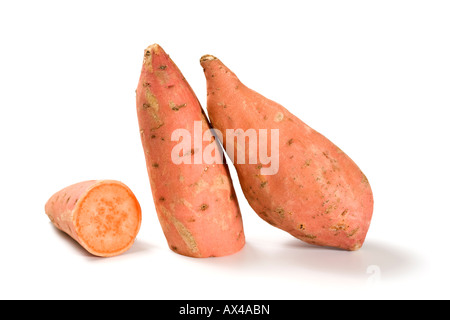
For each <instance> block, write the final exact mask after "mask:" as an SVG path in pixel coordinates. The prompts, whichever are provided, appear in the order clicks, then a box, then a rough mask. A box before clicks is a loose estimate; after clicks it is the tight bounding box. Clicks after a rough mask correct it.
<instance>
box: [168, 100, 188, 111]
mask: <svg viewBox="0 0 450 320" xmlns="http://www.w3.org/2000/svg"><path fill="white" fill-rule="evenodd" d="M186 106H187V103H183V104H179V105H176V104H175V103H174V102H173V101H170V102H169V107H170V109H172V110H173V111H178V110H180V109H181V108H184V107H186Z"/></svg>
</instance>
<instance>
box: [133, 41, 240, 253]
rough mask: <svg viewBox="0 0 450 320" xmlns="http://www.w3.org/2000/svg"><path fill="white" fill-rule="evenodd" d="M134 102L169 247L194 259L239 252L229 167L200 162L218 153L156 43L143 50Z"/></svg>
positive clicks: (206, 125) (197, 106)
mask: <svg viewBox="0 0 450 320" xmlns="http://www.w3.org/2000/svg"><path fill="white" fill-rule="evenodd" d="M136 105H137V114H138V120H139V127H140V134H141V139H142V146H143V149H144V153H145V159H146V164H147V170H148V174H149V178H150V184H151V190H152V194H153V200H154V203H155V207H156V212H157V214H158V218H159V221H160V223H161V227H162V229H163V232H164V235H165V237H166V239H167V242H168V245H169V247H170V249H172V250H173V251H174V252H176V253H179V254H182V255H186V256H190V257H198V258H200V257H212V256H215V257H217V256H224V255H230V254H233V253H235V252H237V251H239V250H240V249H241V248H242V247H243V246H244V244H245V236H244V231H243V224H242V218H241V213H240V210H239V205H238V202H237V198H236V195H235V192H234V188H233V184H232V181H231V178H230V174H229V171H228V167H227V166H226V164H221V163H220V162H218V163H215V162H214V161H211V162H210V163H209V164H208V163H205V161H203V160H204V159H203V152H205V150H211V151H212V150H214V151H215V152H216V153H219V152H220V151H221V149H220V147H219V144H218V142H217V141H216V140H215V139H214V138H213V137H212V136H210V139H202V137H203V136H204V135H205V134H206V135H207V134H208V133H209V131H210V125H209V122H208V120H207V119H206V117H205V115H204V113H203V110H202V108H201V106H200V103H199V101H198V99H197V97H196V95H195V94H194V91H193V90H192V89H191V87H190V86H189V84H188V82H187V81H186V79H185V78H184V76H183V75H182V73H181V72H180V70H179V69H178V67H177V66H176V65H175V63H174V62H173V61H172V59H170V58H169V56H168V55H167V54H166V52H164V50H163V49H162V48H161V47H160V46H159V45H157V44H154V45H151V46H149V47H148V48H147V49H146V50H145V54H144V61H143V64H142V71H141V76H140V79H139V84H138V87H137V90H136ZM182 134H184V136H183V135H182ZM195 136H197V138H200V142H199V140H198V139H197V140H195V139H194V138H195ZM180 140H182V141H181V142H180ZM186 146H188V147H186Z"/></svg>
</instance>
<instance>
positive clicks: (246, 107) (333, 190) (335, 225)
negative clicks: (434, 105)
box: [200, 55, 373, 250]
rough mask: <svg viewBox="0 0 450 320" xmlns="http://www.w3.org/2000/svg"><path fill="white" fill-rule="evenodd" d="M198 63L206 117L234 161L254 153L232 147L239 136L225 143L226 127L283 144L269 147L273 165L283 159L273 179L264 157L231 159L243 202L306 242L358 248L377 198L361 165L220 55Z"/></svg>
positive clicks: (237, 145) (204, 57)
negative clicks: (251, 84) (248, 84)
mask: <svg viewBox="0 0 450 320" xmlns="http://www.w3.org/2000/svg"><path fill="white" fill-rule="evenodd" d="M200 63H201V65H202V66H203V68H204V73H205V77H206V82H207V94H208V96H207V110H208V115H209V118H210V121H211V124H212V125H213V127H214V128H217V129H219V130H220V131H221V132H222V133H223V135H224V136H223V139H222V140H223V141H222V143H223V145H224V146H225V147H226V151H227V153H228V154H229V155H230V158H233V156H234V155H236V154H237V153H238V152H245V156H246V158H245V159H247V157H248V158H250V156H254V155H255V151H254V150H253V151H252V150H249V143H247V144H246V145H244V146H243V145H242V143H241V144H240V145H239V143H234V137H232V139H233V141H226V140H227V137H228V135H225V134H224V133H225V132H226V130H227V129H228V130H229V129H233V130H236V129H242V130H243V132H247V130H253V129H255V131H254V132H256V134H257V136H258V138H262V136H261V130H259V129H267V130H268V131H270V132H277V133H278V135H274V136H273V137H272V135H270V133H268V132H267V133H266V134H267V136H268V137H269V136H270V137H272V138H268V139H269V140H268V141H271V140H270V139H273V140H274V139H278V141H272V142H278V146H279V148H278V149H272V150H270V148H269V151H271V152H269V153H271V156H272V157H273V159H274V160H275V159H276V157H275V156H278V157H279V158H278V159H277V161H278V162H279V164H278V167H277V168H274V170H273V171H272V174H271V173H270V171H267V170H266V169H267V161H266V160H267V159H261V157H258V159H257V161H255V163H253V164H252V163H250V161H248V162H245V163H237V162H236V161H234V165H235V167H236V170H237V172H238V176H239V181H240V183H241V186H242V189H243V192H244V194H245V197H246V199H247V200H248V202H249V204H250V205H251V207H252V208H253V209H254V210H255V211H256V213H257V214H258V215H259V216H260V217H261V218H262V219H264V220H265V221H267V222H268V223H270V224H271V225H273V226H275V227H278V228H280V229H282V230H284V231H287V232H289V233H290V234H292V235H293V236H294V237H296V238H299V239H301V240H304V241H306V242H308V243H311V244H315V245H320V246H330V247H337V248H342V249H345V250H357V249H359V248H360V247H361V246H362V244H363V242H364V240H365V237H366V233H367V231H368V228H369V224H370V221H371V217H372V211H373V195H372V191H371V187H370V185H369V181H368V180H367V178H366V176H365V175H364V174H363V173H362V172H361V170H360V169H359V168H358V166H357V165H356V164H355V163H354V162H353V161H352V160H351V159H350V158H349V157H348V156H347V155H346V154H345V153H344V152H343V151H342V150H341V149H339V148H338V147H337V146H336V145H334V144H333V143H332V142H331V141H330V140H328V139H327V138H326V137H324V136H323V135H321V134H320V133H318V132H317V131H315V130H313V129H312V128H310V127H309V126H308V125H306V124H305V123H304V122H302V121H301V120H300V119H298V118H297V117H296V116H294V115H293V114H292V113H290V112H289V111H288V110H287V109H286V108H284V107H283V106H281V105H280V104H278V103H276V102H274V101H271V100H269V99H267V98H265V97H264V96H262V95H260V94H259V93H257V92H255V91H253V90H251V89H249V88H248V87H246V86H245V85H243V84H242V83H241V82H240V80H239V79H238V78H237V76H236V75H235V74H234V73H233V72H232V71H231V70H230V69H229V68H227V67H226V66H225V65H224V64H223V63H222V62H221V61H220V60H219V59H217V58H216V57H214V56H211V55H205V56H203V57H202V58H201V59H200ZM230 140H231V139H230ZM272 142H270V143H271V144H272ZM229 146H231V147H229ZM258 154H259V152H258ZM262 160H264V161H262ZM241 162H242V161H241ZM263 170H266V171H265V173H264V174H262V172H263Z"/></svg>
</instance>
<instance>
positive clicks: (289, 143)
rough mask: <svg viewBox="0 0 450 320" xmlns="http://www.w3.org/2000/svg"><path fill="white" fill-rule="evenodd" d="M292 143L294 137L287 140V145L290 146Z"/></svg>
mask: <svg viewBox="0 0 450 320" xmlns="http://www.w3.org/2000/svg"><path fill="white" fill-rule="evenodd" d="M293 143H294V139H292V138H291V139H289V140H288V142H287V145H288V146H290V145H291V144H293Z"/></svg>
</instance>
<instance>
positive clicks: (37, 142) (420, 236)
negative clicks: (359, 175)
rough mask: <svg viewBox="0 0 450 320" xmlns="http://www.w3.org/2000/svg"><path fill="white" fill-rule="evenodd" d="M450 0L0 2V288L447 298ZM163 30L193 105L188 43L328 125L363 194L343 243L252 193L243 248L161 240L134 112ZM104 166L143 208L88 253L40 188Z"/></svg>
mask: <svg viewBox="0 0 450 320" xmlns="http://www.w3.org/2000/svg"><path fill="white" fill-rule="evenodd" d="M449 17H450V3H449V2H448V1H411V0H410V1H393V0H389V1H281V0H278V1H276V2H274V1H270V2H268V1H261V0H260V1H243V0H241V1H230V0H228V1H220V2H219V1H161V0H160V1H126V2H118V1H74V2H69V1H2V2H0V35H1V37H0V146H1V149H0V153H1V157H0V188H1V189H0V197H1V199H0V200H1V202H0V203H1V208H0V215H1V216H0V217H1V219H0V249H1V250H0V298H2V299H335V298H339V299H369V298H370V299H371V298H373V299H404V298H406V299H415V298H423V299H428V298H429V299H432V298H445V299H448V298H450V294H449V290H448V286H449V285H450V276H449V272H450V271H449V269H450V259H449V250H448V243H449V237H448V235H449V233H450V232H449V226H450V205H449V194H450V187H449V184H450V173H449V165H450V157H449V156H450V152H449V140H448V139H449V137H450V130H449V121H450V117H449V113H448V110H449V108H450V18H449ZM152 43H159V44H160V45H161V46H162V47H163V48H164V49H165V50H166V52H167V53H169V54H170V56H171V58H172V59H173V60H174V61H175V63H176V64H177V65H178V67H179V68H180V69H181V71H182V72H183V74H184V76H185V77H186V78H187V80H188V81H189V83H190V84H191V86H192V87H193V89H194V90H195V91H196V93H197V95H198V98H199V100H200V102H201V103H202V105H203V107H205V109H206V85H205V79H204V76H203V72H202V68H201V67H200V64H199V58H200V57H201V56H202V55H203V54H213V55H215V56H217V57H219V58H220V59H221V60H222V61H223V62H224V63H225V64H226V65H227V66H228V67H230V68H231V69H232V70H233V71H234V72H235V73H236V74H237V75H238V77H239V78H240V79H241V80H242V82H243V83H245V84H246V85H247V86H249V87H250V88H252V89H254V90H256V91H259V92H260V93H262V94H263V95H265V96H266V97H268V98H270V99H272V100H275V101H277V102H279V103H281V104H282V105H284V106H285V107H287V108H288V109H289V110H290V111H291V112H293V113H294V114H295V115H297V116H298V117H299V118H301V119H302V120H303V121H305V122H306V123H307V124H309V125H310V126H311V127H313V128H315V129H316V130H318V131H319V132H321V133H323V134H324V135H325V136H327V137H328V138H330V139H331V140H332V141H333V142H335V143H336V144H337V145H338V146H339V147H340V148H341V149H343V150H344V151H345V152H346V153H347V154H348V155H350V157H352V158H353V159H354V160H355V161H356V163H357V164H358V165H359V166H360V167H361V169H362V170H363V171H364V173H365V174H366V176H367V177H368V179H369V181H370V183H371V185H372V189H373V192H374V197H375V210H374V215H373V220H372V225H371V228H370V230H369V233H368V235H367V238H366V242H365V244H364V246H363V247H362V248H361V249H360V250H359V251H357V252H345V251H339V250H332V249H324V248H319V247H313V246H310V245H307V244H304V243H302V242H301V241H300V240H297V239H295V238H293V237H291V236H290V235H289V234H287V233H285V232H283V231H281V230H278V229H275V228H273V227H272V226H270V225H269V224H267V223H265V222H264V221H262V220H261V219H260V218H259V217H257V215H256V213H254V212H253V211H252V210H251V208H250V207H249V206H248V204H247V202H246V200H245V198H244V196H243V194H242V190H241V188H240V185H239V182H238V180H237V176H236V173H235V171H234V168H233V167H231V173H232V177H233V179H234V184H235V188H236V191H237V193H238V198H239V201H240V206H241V211H242V215H243V219H244V228H245V233H246V238H247V244H246V246H245V248H244V249H243V250H242V251H240V252H239V253H237V254H235V255H232V256H229V257H223V258H209V259H193V258H188V257H184V256H180V255H177V254H175V253H173V252H172V251H170V250H169V249H168V246H167V244H166V241H165V238H164V236H163V233H162V231H161V228H160V226H159V222H158V220H157V217H156V213H155V209H154V205H153V201H152V198H151V192H150V185H149V182H148V177H147V173H146V168H145V162H144V156H143V151H142V146H141V141H140V137H139V129H138V125H137V117H136V113H135V89H136V86H137V82H138V78H139V74H140V69H141V63H142V57H143V53H144V49H145V48H146V47H147V46H148V45H150V44H152ZM89 179H116V180H121V181H123V182H124V183H126V184H127V185H128V186H129V187H130V188H131V189H132V190H133V191H134V192H135V194H136V196H137V198H138V199H139V201H140V203H141V206H142V210H143V221H142V228H141V230H140V233H139V235H138V237H137V240H136V242H135V244H134V246H133V247H132V248H131V249H130V250H129V251H127V252H126V253H125V254H123V255H121V256H118V257H113V258H97V257H94V256H91V255H89V254H88V253H87V252H85V251H84V250H83V249H82V248H81V247H80V246H79V245H78V244H77V243H75V242H74V241H72V240H71V238H69V237H68V236H66V235H65V234H63V233H61V232H59V231H58V230H57V229H55V228H54V227H53V226H52V224H51V223H50V221H49V220H48V218H47V216H46V215H45V213H44V204H45V202H46V201H47V199H48V198H49V197H50V196H51V195H52V194H53V193H54V192H56V191H58V190H59V189H61V188H63V187H65V186H67V185H69V184H72V183H75V182H79V181H83V180H89Z"/></svg>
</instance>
